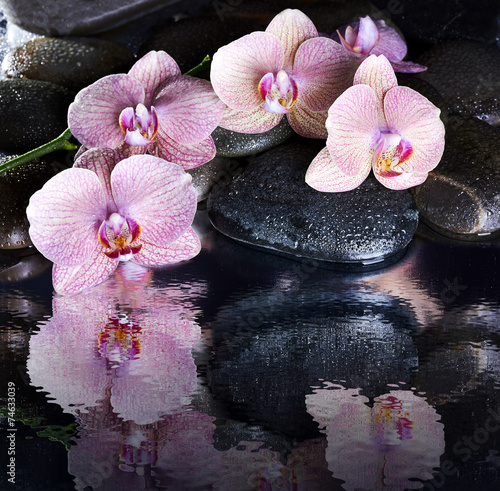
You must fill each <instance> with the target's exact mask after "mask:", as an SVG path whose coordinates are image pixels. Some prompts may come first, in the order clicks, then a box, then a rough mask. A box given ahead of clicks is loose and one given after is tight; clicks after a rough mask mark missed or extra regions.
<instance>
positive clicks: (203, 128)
mask: <svg viewBox="0 0 500 491" xmlns="http://www.w3.org/2000/svg"><path fill="white" fill-rule="evenodd" d="M153 104H154V107H155V108H156V112H157V113H158V118H159V120H160V121H161V128H162V130H163V131H164V132H166V133H167V134H168V135H169V137H170V138H172V139H173V140H175V141H177V142H178V143H181V144H184V145H193V144H195V143H199V142H201V141H202V140H205V139H206V138H207V137H209V136H210V134H211V133H212V131H213V130H214V129H215V128H216V127H217V125H218V124H219V121H220V119H221V117H222V113H223V112H224V109H225V107H226V106H225V104H224V103H223V102H222V101H221V100H220V99H219V98H218V97H217V96H216V95H215V92H214V91H213V89H212V86H211V84H210V82H209V81H207V80H201V79H197V78H194V77H188V76H179V77H175V78H171V79H169V80H168V81H166V82H165V83H164V84H163V85H162V86H161V87H160V89H159V91H158V93H157V94H156V95H155V97H154V100H153Z"/></svg>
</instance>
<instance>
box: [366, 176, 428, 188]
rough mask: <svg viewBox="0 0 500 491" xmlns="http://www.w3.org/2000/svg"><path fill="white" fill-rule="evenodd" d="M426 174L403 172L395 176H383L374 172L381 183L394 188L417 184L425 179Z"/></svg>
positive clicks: (409, 186)
mask: <svg viewBox="0 0 500 491" xmlns="http://www.w3.org/2000/svg"><path fill="white" fill-rule="evenodd" d="M427 175H428V173H427V172H422V173H413V172H403V173H402V174H400V175H398V176H396V177H383V176H380V175H379V174H377V173H376V172H375V177H376V178H377V180H378V181H379V182H380V183H381V184H383V185H384V186H385V187H386V188H389V189H395V190H400V189H408V188H411V187H413V186H418V185H419V184H422V183H423V182H424V181H425V180H426V179H427Z"/></svg>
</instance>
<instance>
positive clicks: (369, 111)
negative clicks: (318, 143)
mask: <svg viewBox="0 0 500 491" xmlns="http://www.w3.org/2000/svg"><path fill="white" fill-rule="evenodd" d="M326 127H327V129H328V139H327V141H326V145H327V147H328V150H329V151H330V155H331V156H332V159H333V161H334V162H335V163H336V164H337V165H338V166H339V168H340V170H341V171H342V172H344V173H345V174H347V175H348V176H355V175H357V174H359V173H360V172H364V169H366V166H367V162H368V164H369V165H371V163H372V158H373V149H374V147H375V145H376V143H377V138H378V132H379V126H378V120H377V97H376V95H375V92H374V91H373V90H372V89H371V88H370V87H368V86H367V85H355V86H353V87H350V88H349V89H347V90H346V91H345V92H344V93H343V94H342V95H341V96H340V97H339V98H338V99H337V100H336V101H335V102H334V103H333V105H332V107H331V108H330V109H329V111H328V119H327V120H326Z"/></svg>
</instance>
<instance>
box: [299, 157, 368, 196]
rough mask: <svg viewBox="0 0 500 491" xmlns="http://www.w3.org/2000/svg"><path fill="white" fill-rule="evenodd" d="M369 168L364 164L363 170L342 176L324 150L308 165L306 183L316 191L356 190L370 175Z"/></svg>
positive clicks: (366, 163)
mask: <svg viewBox="0 0 500 491" xmlns="http://www.w3.org/2000/svg"><path fill="white" fill-rule="evenodd" d="M370 170H371V166H370V163H369V162H365V166H364V168H362V169H361V171H360V172H358V174H356V175H354V176H348V175H347V174H344V173H343V172H342V170H341V169H340V168H339V166H338V165H335V162H334V161H333V160H332V158H331V156H330V152H329V151H328V148H326V147H325V148H324V149H323V150H321V152H319V153H318V155H317V156H316V157H315V158H314V160H313V161H312V162H311V164H310V165H309V168H308V169H307V172H306V183H307V184H309V186H311V187H312V188H314V189H316V190H317V191H322V192H327V193H336V192H341V191H350V190H351V189H354V188H357V187H358V186H359V185H360V184H361V183H362V182H363V181H364V180H365V179H366V178H367V176H368V174H369V173H370Z"/></svg>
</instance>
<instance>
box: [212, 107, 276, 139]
mask: <svg viewBox="0 0 500 491" xmlns="http://www.w3.org/2000/svg"><path fill="white" fill-rule="evenodd" d="M263 106H264V103H262V104H261V105H260V106H257V107H255V108H254V109H252V110H251V111H238V110H236V109H231V108H230V107H226V109H225V111H224V114H223V115H222V119H221V121H220V123H219V126H220V127H221V128H224V129H226V130H231V131H237V132H238V133H263V132H264V131H269V130H270V129H271V128H274V127H275V126H276V125H277V124H278V123H279V122H280V121H281V118H282V117H283V114H279V113H270V112H267V111H265V110H264V108H263Z"/></svg>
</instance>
